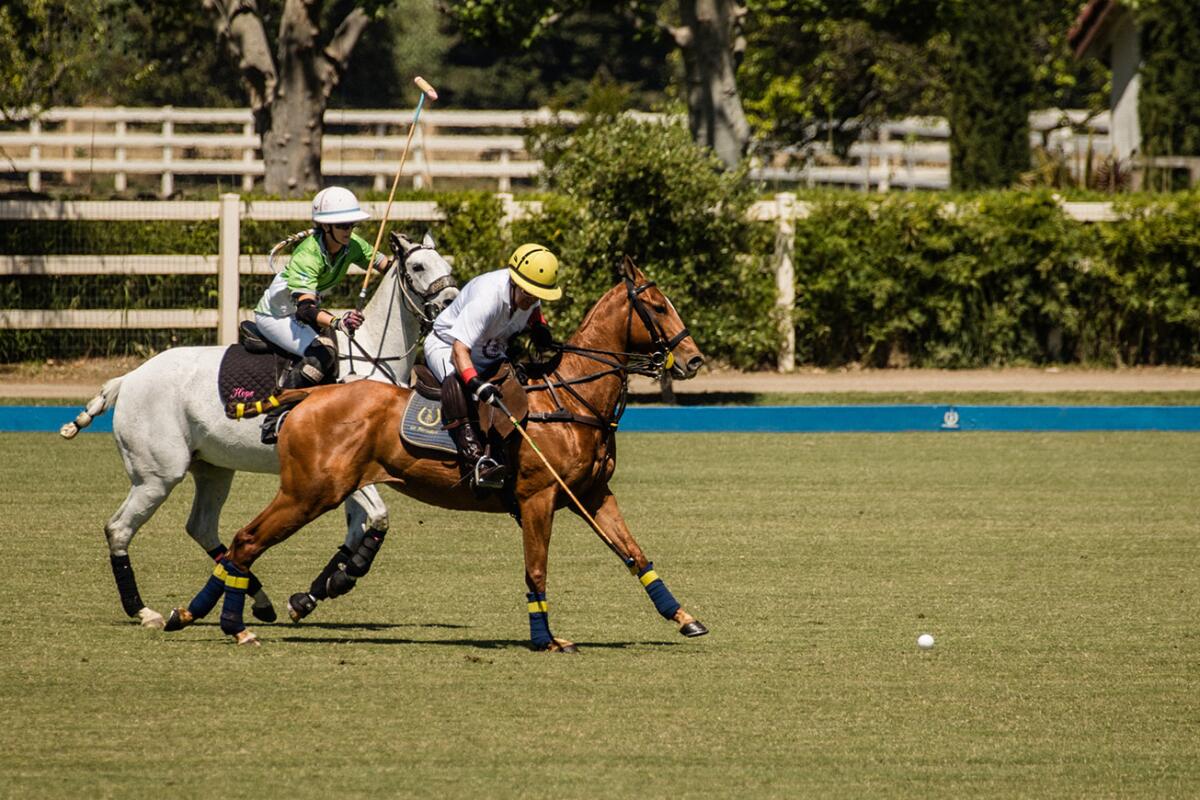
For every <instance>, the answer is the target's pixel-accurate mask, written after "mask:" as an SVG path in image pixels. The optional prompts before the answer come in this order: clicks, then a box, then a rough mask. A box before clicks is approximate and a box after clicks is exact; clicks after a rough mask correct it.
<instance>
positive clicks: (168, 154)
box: [158, 106, 175, 200]
mask: <svg viewBox="0 0 1200 800" xmlns="http://www.w3.org/2000/svg"><path fill="white" fill-rule="evenodd" d="M162 135H163V149H162V160H163V173H162V185H161V187H160V188H159V191H158V193H159V194H160V195H161V196H162V199H164V200H167V199H168V198H170V197H171V195H172V194H174V193H175V175H174V174H173V173H172V172H171V161H172V159H173V158H174V157H175V148H174V147H172V146H171V144H170V142H171V137H172V136H174V135H175V120H173V119H171V107H170V106H165V107H164V108H163V125H162Z"/></svg>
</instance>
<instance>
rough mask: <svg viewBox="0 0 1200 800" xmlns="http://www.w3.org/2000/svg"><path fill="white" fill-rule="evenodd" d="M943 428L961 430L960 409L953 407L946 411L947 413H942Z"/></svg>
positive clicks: (945, 429)
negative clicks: (959, 421) (959, 422)
mask: <svg viewBox="0 0 1200 800" xmlns="http://www.w3.org/2000/svg"><path fill="white" fill-rule="evenodd" d="M942 430H944V431H957V430H959V427H958V411H956V410H954V409H953V408H951V409H949V410H948V411H946V413H945V414H943V415H942Z"/></svg>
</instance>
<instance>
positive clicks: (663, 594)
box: [637, 561, 679, 619]
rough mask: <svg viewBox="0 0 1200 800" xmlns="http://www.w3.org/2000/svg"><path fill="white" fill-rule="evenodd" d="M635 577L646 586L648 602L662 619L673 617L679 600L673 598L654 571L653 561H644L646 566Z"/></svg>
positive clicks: (677, 608)
mask: <svg viewBox="0 0 1200 800" xmlns="http://www.w3.org/2000/svg"><path fill="white" fill-rule="evenodd" d="M637 578H638V580H639V581H641V582H642V586H644V587H646V594H648V595H650V602H652V603H654V607H655V608H656V609H658V613H659V614H662V615H663V618H664V619H675V612H677V611H678V610H679V601H678V600H676V599H675V596H674V595H673V594H671V590H670V589H668V588H667V585H666V584H665V583H663V582H662V578H660V577H658V573H657V572H655V571H654V562H653V561H648V562H646V568H645V569H644V570H641V571H640V572H638V573H637Z"/></svg>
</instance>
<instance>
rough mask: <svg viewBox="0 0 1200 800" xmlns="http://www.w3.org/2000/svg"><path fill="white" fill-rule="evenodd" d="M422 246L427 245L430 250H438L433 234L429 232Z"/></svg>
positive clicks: (426, 233) (422, 241) (426, 232)
mask: <svg viewBox="0 0 1200 800" xmlns="http://www.w3.org/2000/svg"><path fill="white" fill-rule="evenodd" d="M421 244H423V245H425V246H426V247H428V248H429V249H430V250H436V249H437V243H436V242H435V241H433V234H432V233H430V232H429V231H425V238H424V239H422V240H421Z"/></svg>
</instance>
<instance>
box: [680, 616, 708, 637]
mask: <svg viewBox="0 0 1200 800" xmlns="http://www.w3.org/2000/svg"><path fill="white" fill-rule="evenodd" d="M679 632H680V633H682V634H683V635H684V636H686V637H688V638H689V639H692V638H694V637H696V636H703V635H704V634H706V633H708V628H706V627H704V623H703V622H701V621H700V620H698V619H694V620H692V621H691V622H687V623H684V624H683V625H680V626H679Z"/></svg>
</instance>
